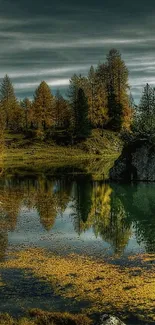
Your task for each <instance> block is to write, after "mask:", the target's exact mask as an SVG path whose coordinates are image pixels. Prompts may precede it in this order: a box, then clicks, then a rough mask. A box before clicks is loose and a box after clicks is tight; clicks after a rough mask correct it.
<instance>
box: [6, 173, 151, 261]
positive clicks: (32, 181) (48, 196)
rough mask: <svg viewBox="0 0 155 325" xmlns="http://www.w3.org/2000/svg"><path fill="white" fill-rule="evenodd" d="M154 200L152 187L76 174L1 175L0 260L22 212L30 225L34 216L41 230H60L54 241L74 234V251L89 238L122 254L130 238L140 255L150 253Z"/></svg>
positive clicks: (126, 248)
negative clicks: (141, 252) (93, 178)
mask: <svg viewBox="0 0 155 325" xmlns="http://www.w3.org/2000/svg"><path fill="white" fill-rule="evenodd" d="M154 197H155V184H138V185H118V184H107V183H104V182H102V181H93V180H92V178H91V176H89V175H80V174H76V173H74V174H68V173H62V174H59V176H56V175H53V176H49V175H48V176H47V175H45V174H42V175H36V176H35V175H33V177H32V176H31V177H30V176H25V177H20V176H9V175H5V177H3V178H1V181H0V259H1V260H2V259H3V258H4V257H5V251H6V249H7V247H8V236H10V233H13V234H15V236H16V234H18V233H19V230H20V229H21V227H22V225H20V219H21V218H24V216H25V215H24V213H25V210H26V211H29V215H30V216H31V221H32V224H33V218H34V213H35V214H36V216H37V218H38V220H39V222H40V225H42V227H43V229H44V231H46V232H51V231H52V234H58V228H59V229H61V230H63V237H62V238H61V237H60V238H59V242H60V241H62V242H65V240H67V238H69V233H71V232H73V231H74V234H73V237H74V239H76V240H75V244H74V245H75V246H76V241H77V238H78V237H79V236H80V237H81V236H82V240H83V241H84V240H85V239H88V236H89V242H90V243H91V241H92V245H98V249H100V247H102V248H103V246H104V245H105V246H106V247H107V244H108V245H109V246H110V248H111V250H112V252H113V254H117V255H121V254H123V253H124V254H125V253H126V252H127V250H128V249H129V246H131V242H132V241H133V238H135V239H134V245H136V249H137V251H138V250H139V249H140V248H139V245H141V246H142V249H143V250H144V251H147V252H149V253H150V252H155V200H154ZM65 218H66V219H65ZM64 219H65V223H64ZM25 220H26V219H25ZM17 225H18V229H17ZM61 225H62V227H61ZM19 228H20V229H19ZM34 228H35V224H34ZM37 229H38V228H37ZM37 231H38V230H37ZM39 231H40V232H41V230H39ZM65 231H66V232H65ZM91 234H93V236H94V237H92V236H91ZM77 236H78V237H77ZM57 238H58V237H57ZM94 238H96V239H97V241H96V242H95V239H94ZM50 240H51V238H50V237H49V245H50ZM55 240H56V239H55ZM18 243H19V242H18ZM21 243H22V238H21ZM99 244H100V246H99ZM101 244H102V245H101ZM82 245H83V250H84V244H81V247H82ZM81 249H82V248H81ZM136 249H135V250H136Z"/></svg>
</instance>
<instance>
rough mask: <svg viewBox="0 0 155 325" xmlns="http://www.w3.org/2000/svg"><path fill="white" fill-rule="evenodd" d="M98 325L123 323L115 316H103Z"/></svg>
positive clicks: (119, 324)
mask: <svg viewBox="0 0 155 325" xmlns="http://www.w3.org/2000/svg"><path fill="white" fill-rule="evenodd" d="M100 325H125V323H123V322H122V321H121V320H120V319H119V318H117V317H115V316H109V315H106V314H104V315H102V316H101V319H100Z"/></svg>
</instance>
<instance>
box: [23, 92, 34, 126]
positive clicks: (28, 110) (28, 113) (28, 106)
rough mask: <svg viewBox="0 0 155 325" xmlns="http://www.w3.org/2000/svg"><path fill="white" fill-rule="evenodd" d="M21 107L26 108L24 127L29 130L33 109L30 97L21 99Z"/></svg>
mask: <svg viewBox="0 0 155 325" xmlns="http://www.w3.org/2000/svg"><path fill="white" fill-rule="evenodd" d="M21 107H22V108H23V109H24V112H23V113H24V114H23V115H24V117H23V120H24V121H23V122H24V124H23V128H24V129H25V130H26V131H27V130H28V129H29V127H30V124H31V109H32V103H31V101H30V100H29V98H24V99H23V101H21Z"/></svg>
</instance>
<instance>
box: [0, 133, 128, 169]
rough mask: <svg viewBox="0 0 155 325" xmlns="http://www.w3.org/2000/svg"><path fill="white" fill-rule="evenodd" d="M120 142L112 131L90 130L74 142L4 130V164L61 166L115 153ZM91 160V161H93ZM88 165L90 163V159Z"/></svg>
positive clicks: (5, 165)
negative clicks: (39, 137) (58, 141)
mask: <svg viewBox="0 0 155 325" xmlns="http://www.w3.org/2000/svg"><path fill="white" fill-rule="evenodd" d="M121 148H122V142H121V140H120V139H119V137H118V135H117V134H116V133H114V132H112V131H104V134H103V136H102V134H101V132H100V131H99V130H93V132H92V134H91V136H90V137H89V138H88V139H87V140H85V141H83V142H81V143H79V144H76V145H74V146H71V145H68V146H65V145H64V146H62V145H57V144H56V143H55V142H54V141H53V140H48V141H38V140H37V139H28V138H26V137H24V135H23V134H8V133H7V134H5V153H4V157H3V165H4V167H22V166H25V165H26V166H30V165H31V166H40V167H41V166H45V165H46V166H49V167H52V166H63V165H74V164H77V163H78V164H79V162H84V161H88V160H89V161H94V160H95V159H103V158H104V159H105V158H106V159H111V158H113V159H114V158H115V157H117V156H118V154H119V152H120V151H121ZM93 164H94V163H93ZM91 165H92V163H91Z"/></svg>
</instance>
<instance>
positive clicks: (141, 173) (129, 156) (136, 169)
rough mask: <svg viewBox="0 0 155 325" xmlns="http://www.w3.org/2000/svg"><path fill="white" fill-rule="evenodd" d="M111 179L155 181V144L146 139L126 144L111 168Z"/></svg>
mask: <svg viewBox="0 0 155 325" xmlns="http://www.w3.org/2000/svg"><path fill="white" fill-rule="evenodd" d="M110 179H112V180H118V181H132V180H133V181H153V182H155V146H152V145H151V144H149V143H148V142H144V141H137V142H134V143H131V144H129V145H128V146H126V147H125V148H124V149H123V151H122V154H121V156H120V157H119V158H118V159H117V160H116V161H115V164H114V166H113V168H112V169H111V170H110Z"/></svg>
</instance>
